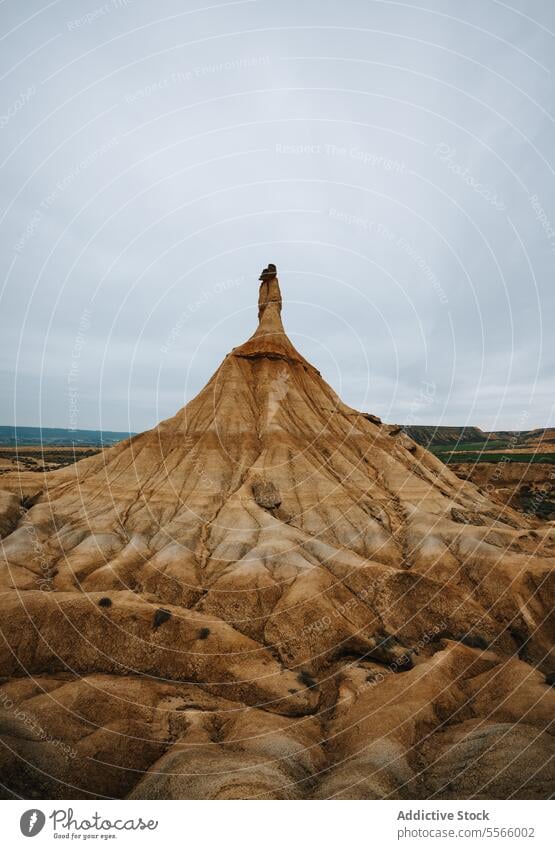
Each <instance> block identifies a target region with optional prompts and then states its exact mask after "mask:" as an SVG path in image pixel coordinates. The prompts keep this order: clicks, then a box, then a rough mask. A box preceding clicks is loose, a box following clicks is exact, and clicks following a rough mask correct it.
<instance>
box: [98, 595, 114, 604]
mask: <svg viewBox="0 0 555 849" xmlns="http://www.w3.org/2000/svg"><path fill="white" fill-rule="evenodd" d="M98 606H99V607H111V606H112V599H111V598H108V596H106V595H105V596H104V597H103V598H101V599H99V600H98Z"/></svg>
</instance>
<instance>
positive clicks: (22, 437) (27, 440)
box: [0, 425, 133, 446]
mask: <svg viewBox="0 0 555 849" xmlns="http://www.w3.org/2000/svg"><path fill="white" fill-rule="evenodd" d="M129 436H133V434H132V433H126V432H123V431H116V430H67V429H66V428H62V427H42V428H41V427H19V426H16V427H14V426H12V425H0V445H10V446H13V445H99V446H103V445H115V444H116V442H121V440H122V439H127V438H128V437H129Z"/></svg>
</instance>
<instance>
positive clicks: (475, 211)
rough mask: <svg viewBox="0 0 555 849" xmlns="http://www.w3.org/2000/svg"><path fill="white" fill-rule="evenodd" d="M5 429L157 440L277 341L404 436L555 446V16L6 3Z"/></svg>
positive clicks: (487, 4)
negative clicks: (277, 312)
mask: <svg viewBox="0 0 555 849" xmlns="http://www.w3.org/2000/svg"><path fill="white" fill-rule="evenodd" d="M0 21H1V41H0V48H1V49H0V80H1V82H0V86H1V88H0V144H1V151H0V160H1V164H0V168H1V173H2V179H1V183H0V186H1V189H0V191H1V199H0V216H1V224H0V228H1V229H0V234H1V240H2V250H1V253H0V265H1V287H0V338H1V339H2V350H3V356H2V360H1V361H0V369H1V370H0V377H1V387H0V397H1V400H2V410H1V413H0V424H13V423H17V424H20V425H38V424H42V425H43V426H52V427H78V428H100V427H102V428H105V429H113V430H132V431H139V430H143V429H145V428H148V427H152V426H153V425H154V424H155V423H156V422H157V421H158V420H160V419H162V418H166V417H168V416H170V415H172V414H173V413H174V412H175V411H176V410H177V409H178V408H179V407H180V406H182V405H183V404H184V403H185V402H186V401H187V400H188V399H189V398H191V397H192V396H193V395H194V394H196V393H197V392H198V391H199V389H200V388H202V386H203V385H204V384H205V383H206V381H207V380H208V378H209V377H210V375H211V374H212V373H213V371H214V370H215V369H216V368H217V366H218V365H219V363H220V361H221V360H222V359H223V357H224V356H225V354H226V353H227V352H228V351H229V350H230V349H231V348H232V347H234V346H235V345H238V344H240V343H241V342H242V341H243V340H244V339H246V338H247V337H248V336H249V335H250V334H251V333H252V331H253V330H254V327H255V325H256V299H257V291H258V284H257V278H258V274H259V272H260V269H261V268H262V267H263V266H264V265H266V264H267V263H268V262H275V263H276V264H277V265H278V269H279V276H280V281H281V285H282V291H283V294H284V298H285V299H286V304H285V307H284V319H285V323H286V328H287V330H288V331H289V335H290V336H291V338H292V340H293V342H294V344H296V346H297V347H298V348H299V349H300V351H301V352H302V353H303V354H304V355H305V356H306V357H308V359H310V360H311V361H312V362H313V363H314V364H315V365H316V366H317V367H318V368H320V370H321V371H322V373H323V375H324V377H325V378H326V379H327V380H328V382H329V383H331V384H332V385H333V386H334V388H336V389H337V390H338V391H339V392H340V394H341V395H342V397H343V398H344V400H345V401H347V402H348V403H350V404H352V405H353V406H355V407H358V408H360V409H363V410H367V411H371V412H374V413H377V414H378V415H380V416H382V418H383V419H384V420H386V421H391V422H410V423H429V424H455V425H463V424H476V425H479V426H481V427H483V428H484V429H501V428H504V429H520V428H531V427H542V426H546V425H548V424H553V418H552V404H553V394H554V393H553V373H554V367H555V346H554V345H553V320H554V315H555V310H554V301H555V286H554V283H555V279H554V277H555V275H554V266H555V193H554V179H553V167H552V166H553V152H554V151H555V133H554V129H553V116H552V113H553V111H554V108H555V103H554V90H555V87H554V81H553V64H554V57H555V50H554V45H553V35H554V33H553V31H554V30H555V4H553V3H552V2H551V0H508V2H501V0H467V2H465V3H461V2H459V0H426V3H420V2H413V0H406V2H393V0H350V2H345V0H301V2H300V1H299V0H281V2H279V3H276V2H274V0H236V2H221V3H216V2H211V0H185V2H183V0H180V2H178V0H159V2H157V3H152V2H147V0H108V2H106V3H104V4H103V3H102V0H51V1H50V2H48V0H45V2H34V0H26V2H25V3H20V2H17V0H3V2H2V3H1V5H0Z"/></svg>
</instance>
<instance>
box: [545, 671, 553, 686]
mask: <svg viewBox="0 0 555 849" xmlns="http://www.w3.org/2000/svg"><path fill="white" fill-rule="evenodd" d="M545 683H546V684H549V686H550V687H555V672H548V673H547V675H546V676H545Z"/></svg>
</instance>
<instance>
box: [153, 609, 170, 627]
mask: <svg viewBox="0 0 555 849" xmlns="http://www.w3.org/2000/svg"><path fill="white" fill-rule="evenodd" d="M171 616H172V615H171V612H170V611H169V610H166V608H165V607H159V608H158V610H157V611H156V612H155V614H154V621H153V628H154V629H155V630H156V628H159V627H160V625H163V624H164V622H167V621H168V619H171Z"/></svg>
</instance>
